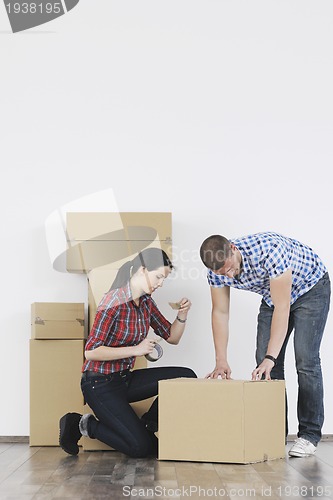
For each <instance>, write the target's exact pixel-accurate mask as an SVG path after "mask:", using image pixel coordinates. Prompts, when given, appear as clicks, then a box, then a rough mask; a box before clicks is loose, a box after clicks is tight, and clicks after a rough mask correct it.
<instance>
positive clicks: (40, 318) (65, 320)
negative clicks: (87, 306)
mask: <svg viewBox="0 0 333 500" xmlns="http://www.w3.org/2000/svg"><path fill="white" fill-rule="evenodd" d="M31 337H32V338H33V339H84V337H85V330H84V304H83V303H71V302H34V303H33V304H31Z"/></svg>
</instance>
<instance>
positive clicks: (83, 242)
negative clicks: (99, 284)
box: [66, 212, 172, 273]
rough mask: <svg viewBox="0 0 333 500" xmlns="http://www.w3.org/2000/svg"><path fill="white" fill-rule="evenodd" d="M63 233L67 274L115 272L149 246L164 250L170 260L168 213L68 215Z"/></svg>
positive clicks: (87, 213)
mask: <svg viewBox="0 0 333 500" xmlns="http://www.w3.org/2000/svg"><path fill="white" fill-rule="evenodd" d="M66 234H67V245H68V250H67V255H66V262H67V264H66V267H67V270H68V271H69V272H77V273H79V272H80V273H88V272H89V271H91V270H92V269H96V268H99V267H103V266H107V267H109V266H111V267H112V268H114V269H115V268H116V269H118V268H119V267H120V265H121V264H122V261H126V260H128V259H129V258H130V257H131V256H132V255H133V254H136V253H138V252H139V251H141V250H143V249H144V248H146V247H148V246H157V247H159V248H163V250H165V251H166V252H167V253H168V255H169V256H170V257H171V254H170V251H171V244H172V241H171V213H169V212H166V213H163V212H69V213H67V228H66Z"/></svg>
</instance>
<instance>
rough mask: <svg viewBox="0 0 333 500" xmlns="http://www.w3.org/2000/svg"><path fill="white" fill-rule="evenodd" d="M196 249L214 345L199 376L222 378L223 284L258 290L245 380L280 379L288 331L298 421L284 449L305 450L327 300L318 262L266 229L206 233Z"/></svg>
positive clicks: (312, 443)
mask: <svg viewBox="0 0 333 500" xmlns="http://www.w3.org/2000/svg"><path fill="white" fill-rule="evenodd" d="M200 256H201V259H202V261H203V263H204V265H205V266H206V267H207V268H208V283H209V284H210V286H211V298H212V329H213V338H214V345H215V352H216V366H215V368H214V370H213V371H212V372H211V373H210V374H209V375H207V377H208V378H218V377H219V376H220V377H222V378H226V379H230V375H231V369H230V367H229V364H228V361H227V344H228V335H229V326H228V325H229V302H230V287H234V288H239V289H242V290H249V291H252V292H256V293H259V294H260V295H262V297H263V298H262V302H261V306H260V310H259V315H258V324H257V349H256V361H257V367H256V368H255V369H254V370H253V372H252V379H253V380H258V379H261V378H265V379H267V380H270V379H271V378H272V379H284V357H285V350H286V346H287V342H288V339H289V337H290V334H291V332H292V331H293V330H294V347H295V360H296V370H297V375H298V388H299V390H298V403H297V414H298V422H299V427H298V434H297V436H298V438H297V439H296V441H295V444H294V445H293V446H292V448H291V449H290V451H289V455H290V456H293V457H303V456H309V455H313V453H314V452H315V451H316V446H317V444H318V442H319V441H320V439H321V429H322V425H323V421H324V408H323V380H322V373H321V366H320V355H319V349H320V343H321V339H322V335H323V331H324V327H325V323H326V319H327V314H328V311H329V303H330V279H329V276H328V273H327V270H326V267H325V265H324V264H323V262H322V261H321V260H320V258H319V257H318V255H316V254H315V253H314V251H313V250H312V249H311V248H310V247H308V246H307V245H304V244H303V243H300V242H299V241H297V240H295V239H292V238H288V237H285V236H282V235H281V234H277V233H271V232H265V233H258V234H252V235H249V236H245V237H241V238H237V239H232V240H227V239H226V238H225V237H224V236H220V235H213V236H210V237H209V238H207V239H206V240H205V241H204V242H203V243H202V245H201V248H200Z"/></svg>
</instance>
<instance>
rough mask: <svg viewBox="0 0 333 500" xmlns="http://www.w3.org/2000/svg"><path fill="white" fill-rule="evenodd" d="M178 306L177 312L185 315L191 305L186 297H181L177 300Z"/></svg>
mask: <svg viewBox="0 0 333 500" xmlns="http://www.w3.org/2000/svg"><path fill="white" fill-rule="evenodd" d="M178 304H179V305H180V308H179V309H178V311H179V312H180V313H186V314H187V313H188V311H189V310H190V308H191V305H192V303H191V301H190V300H189V299H187V298H186V297H183V298H182V299H180V300H178Z"/></svg>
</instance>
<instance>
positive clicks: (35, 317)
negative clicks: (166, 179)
mask: <svg viewBox="0 0 333 500" xmlns="http://www.w3.org/2000/svg"><path fill="white" fill-rule="evenodd" d="M66 236H67V247H68V248H67V251H66V267H67V271H68V272H72V273H84V274H86V275H87V279H88V317H89V324H88V329H90V328H91V326H92V322H93V320H94V317H95V313H96V308H97V305H98V303H99V301H100V300H101V298H102V296H103V294H104V293H105V292H106V291H107V290H108V289H109V288H110V285H111V283H112V282H113V280H114V277H115V276H116V273H117V271H118V269H119V268H120V266H121V265H122V264H123V263H124V262H126V261H127V260H128V259H129V258H133V256H134V255H135V254H136V253H137V252H138V251H140V250H143V249H144V248H147V247H152V246H153V247H158V248H162V249H164V250H165V251H166V252H167V254H168V255H169V256H170V257H171V213H160V212H121V213H116V212H71V213H67V221H66ZM83 311H84V309H83V304H65V303H57V304H50V303H35V304H32V322H31V323H32V340H31V341H30V366H31V368H30V373H31V375H30V378H31V393H30V401H31V404H30V445H31V446H43V445H45V446H46V445H48V446H52V445H58V439H59V436H58V433H59V428H58V422H59V418H60V417H61V416H62V415H63V414H64V413H67V412H69V411H74V412H78V413H84V412H90V410H89V408H87V407H84V406H83V396H82V393H81V389H80V376H81V368H82V363H83V351H84V344H85V336H84V319H83V318H84V313H83ZM145 367H147V361H146V359H145V358H144V357H140V358H137V362H136V364H135V369H137V368H145ZM151 403H152V400H146V401H144V402H142V403H140V404H135V405H133V407H134V409H135V411H137V413H138V414H139V415H140V414H142V413H144V412H145V411H147V409H148V407H149V406H150V404H151ZM81 442H82V443H83V449H86V450H88V449H89V450H101V449H110V448H109V447H107V446H106V445H104V444H103V443H100V442H98V441H97V440H92V439H87V438H84V439H82V440H81Z"/></svg>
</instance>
